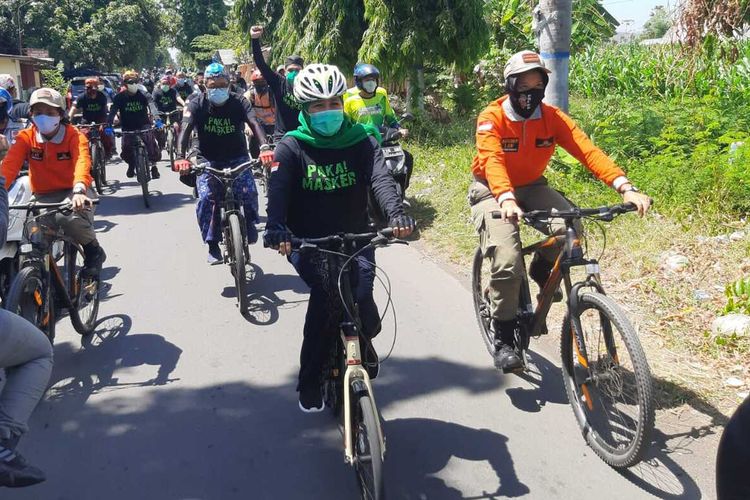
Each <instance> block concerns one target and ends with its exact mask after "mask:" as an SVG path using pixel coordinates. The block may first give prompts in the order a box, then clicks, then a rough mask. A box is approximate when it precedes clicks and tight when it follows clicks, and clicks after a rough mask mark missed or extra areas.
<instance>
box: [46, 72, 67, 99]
mask: <svg viewBox="0 0 750 500" xmlns="http://www.w3.org/2000/svg"><path fill="white" fill-rule="evenodd" d="M41 74H42V85H43V86H45V87H50V88H53V89H55V90H57V91H58V92H60V93H61V94H62V95H65V92H67V91H68V82H66V81H65V78H63V76H62V71H60V70H59V69H58V68H55V69H43V70H42V71H41Z"/></svg>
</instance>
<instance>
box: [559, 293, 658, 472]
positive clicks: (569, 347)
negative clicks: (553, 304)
mask: <svg viewBox="0 0 750 500" xmlns="http://www.w3.org/2000/svg"><path fill="white" fill-rule="evenodd" d="M578 300H579V303H578V304H579V305H578V310H577V311H574V313H575V314H576V315H577V316H578V317H580V315H581V314H583V313H585V312H586V311H587V310H589V309H593V310H595V311H596V312H598V314H599V321H600V322H601V323H602V327H603V328H602V330H603V337H604V341H605V349H606V351H607V353H606V354H605V355H604V356H603V357H602V358H599V359H597V360H593V358H592V351H593V349H592V348H591V347H592V346H589V345H586V350H587V353H588V360H584V361H586V364H587V365H588V366H596V367H597V371H598V370H600V369H601V370H602V373H604V375H599V374H597V376H596V377H594V382H593V384H594V385H593V386H592V385H591V383H590V382H583V383H580V384H579V383H578V379H580V378H582V376H586V377H587V380H590V379H589V378H588V370H586V369H585V368H583V366H582V364H581V362H580V361H576V358H578V355H577V352H574V351H576V349H574V342H575V336H574V335H573V328H574V326H573V323H572V322H571V318H570V311H569V312H568V313H566V315H565V318H564V320H563V325H562V335H561V339H560V354H561V357H562V373H563V379H564V385H565V392H566V393H567V395H568V400H569V402H570V405H571V407H572V409H573V414H574V415H575V417H576V420H577V421H578V425H579V426H580V428H581V430H582V431H583V433H584V438H585V439H586V442H587V443H588V445H589V446H590V447H591V449H592V450H594V453H596V454H597V455H598V456H599V457H600V458H601V459H602V460H603V461H604V462H605V463H607V464H608V465H610V466H612V467H614V468H617V469H621V468H627V467H631V466H633V465H635V464H637V463H638V462H640V461H641V459H642V457H643V453H644V451H645V450H646V448H647V447H648V445H649V444H650V442H651V440H650V436H651V433H652V432H653V428H654V411H655V408H654V389H653V382H652V379H651V370H650V368H649V366H648V361H647V360H646V355H645V353H644V352H643V348H642V346H641V343H640V341H639V340H638V335H637V333H636V331H635V329H634V328H633V326H632V324H631V323H630V321H629V320H628V319H627V317H626V316H625V314H624V313H623V311H622V309H621V308H620V307H619V306H618V305H617V303H615V302H614V301H613V300H612V299H611V298H609V297H607V296H605V295H603V294H601V293H597V292H583V293H581V294H580V295H579V297H578ZM612 327H614V329H616V330H617V332H619V333H620V338H621V339H622V344H623V345H624V347H625V350H626V351H627V354H628V356H629V359H630V361H631V364H632V367H631V368H628V367H626V366H625V364H624V363H622V362H621V360H620V355H618V352H617V351H616V350H615V349H614V348H613V347H611V346H614V345H615V343H616V337H615V333H614V332H613V331H612V330H613V329H612ZM584 335H585V334H584ZM612 351H615V352H614V354H613V353H612ZM620 354H622V348H620ZM576 365H578V366H580V368H578V371H579V374H580V375H579V376H577V375H576V369H577V366H576ZM607 369H609V371H606V370H607ZM584 370H585V375H583V373H582V372H583V371H584ZM630 373H632V375H631V374H630ZM630 380H632V383H633V384H632V385H634V386H635V387H634V388H635V391H634V394H625V391H623V390H622V388H623V387H625V385H626V383H628V381H630ZM608 381H609V382H611V383H608ZM613 386H617V387H619V389H620V391H619V392H620V393H621V395H622V396H624V397H625V399H623V401H622V403H623V406H626V405H629V404H630V403H632V402H633V401H635V402H636V403H637V412H631V413H637V417H638V421H637V423H636V429H635V430H633V429H629V428H627V426H626V425H623V424H625V423H626V422H625V421H626V419H625V417H624V416H623V413H622V412H621V411H620V410H619V409H617V408H614V410H615V412H616V413H617V417H618V418H619V417H621V418H622V421H623V422H622V423H618V424H617V426H614V427H613V426H611V425H610V427H612V430H611V431H610V434H612V435H613V436H611V437H610V439H616V438H614V435H622V434H623V430H622V429H623V427H625V428H627V429H628V430H629V431H630V432H631V433H633V434H634V435H633V437H632V439H630V441H629V443H627V445H626V446H624V447H621V446H619V445H618V444H617V443H614V444H613V443H610V442H608V441H607V439H606V436H605V435H604V434H603V433H602V432H601V429H599V427H600V426H599V420H601V419H602V418H603V419H604V420H603V422H606V423H609V422H608V420H609V418H610V414H611V413H610V412H611V411H612V410H609V409H607V408H606V402H605V399H604V398H599V399H595V398H593V397H592V396H591V394H592V390H593V391H595V394H599V393H600V392H601V393H603V395H604V396H605V397H608V396H609V395H608V394H606V393H607V392H612V391H611V388H612V387H613ZM602 389H603V391H602ZM597 403H598V404H597ZM595 404H596V408H597V410H599V411H594V405H595ZM630 406H632V404H630ZM612 415H614V414H612ZM632 419H633V418H632V417H631V416H627V420H632Z"/></svg>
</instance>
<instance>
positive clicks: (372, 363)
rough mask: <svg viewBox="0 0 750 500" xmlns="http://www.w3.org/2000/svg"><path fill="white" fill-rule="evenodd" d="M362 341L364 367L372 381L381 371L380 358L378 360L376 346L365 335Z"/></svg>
mask: <svg viewBox="0 0 750 500" xmlns="http://www.w3.org/2000/svg"><path fill="white" fill-rule="evenodd" d="M360 339H361V340H360V344H361V346H362V366H364V368H365V370H367V375H369V376H370V379H374V378H377V376H378V372H379V371H380V358H378V353H377V351H376V350H375V346H373V345H372V340H371V339H369V338H367V337H366V336H365V335H362V336H361V337H360Z"/></svg>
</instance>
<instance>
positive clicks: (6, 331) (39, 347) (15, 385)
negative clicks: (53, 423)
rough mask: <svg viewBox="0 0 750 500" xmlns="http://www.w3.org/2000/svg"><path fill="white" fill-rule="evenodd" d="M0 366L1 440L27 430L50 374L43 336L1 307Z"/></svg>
mask: <svg viewBox="0 0 750 500" xmlns="http://www.w3.org/2000/svg"><path fill="white" fill-rule="evenodd" d="M0 368H4V369H5V377H6V382H5V387H4V388H3V389H2V392H0V439H2V440H4V439H9V438H16V437H19V436H21V435H22V434H23V433H25V432H26V431H27V430H28V421H29V417H31V413H32V412H33V411H34V408H36V405H37V403H39V400H40V399H42V396H43V395H44V391H45V390H46V389H47V383H49V377H50V374H51V373H52V345H51V344H50V342H49V340H48V339H47V337H45V336H44V334H43V333H42V332H41V331H40V330H39V329H37V328H36V327H35V326H34V325H32V324H31V323H29V322H28V321H26V320H25V319H23V318H21V317H20V316H16V315H15V314H13V313H11V312H9V311H6V310H4V309H0Z"/></svg>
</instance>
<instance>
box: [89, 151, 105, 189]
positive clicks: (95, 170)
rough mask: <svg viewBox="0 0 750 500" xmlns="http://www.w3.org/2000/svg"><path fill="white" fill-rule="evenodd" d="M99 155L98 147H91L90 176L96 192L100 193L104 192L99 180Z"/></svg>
mask: <svg viewBox="0 0 750 500" xmlns="http://www.w3.org/2000/svg"><path fill="white" fill-rule="evenodd" d="M100 156H101V153H100V151H99V148H98V147H96V146H94V147H93V148H91V174H92V175H91V176H92V177H93V178H94V188H95V189H96V193H97V194H102V193H103V192H104V186H103V185H102V180H101V173H100V172H101V170H100V169H101V166H100V164H99V159H100V158H99V157H100Z"/></svg>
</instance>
